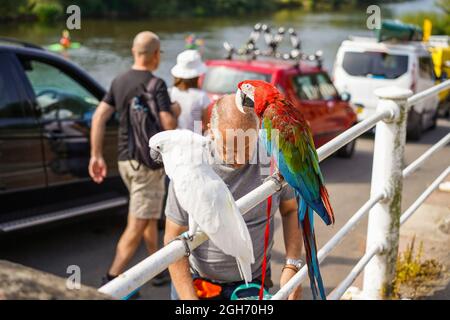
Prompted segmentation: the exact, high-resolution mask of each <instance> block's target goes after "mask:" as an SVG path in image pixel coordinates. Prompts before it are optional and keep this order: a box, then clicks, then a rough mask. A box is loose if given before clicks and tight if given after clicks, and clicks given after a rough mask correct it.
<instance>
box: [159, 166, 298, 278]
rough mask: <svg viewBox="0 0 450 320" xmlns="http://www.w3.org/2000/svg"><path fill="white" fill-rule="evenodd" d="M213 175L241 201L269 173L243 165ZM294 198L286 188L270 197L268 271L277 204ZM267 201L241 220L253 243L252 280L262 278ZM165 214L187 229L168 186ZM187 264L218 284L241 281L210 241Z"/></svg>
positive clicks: (226, 257)
mask: <svg viewBox="0 0 450 320" xmlns="http://www.w3.org/2000/svg"><path fill="white" fill-rule="evenodd" d="M213 169H214V171H215V172H216V173H217V174H218V175H219V176H220V177H221V178H222V179H223V180H224V181H225V183H226V184H227V186H228V188H229V189H230V191H231V193H232V194H233V197H234V199H235V200H238V199H239V198H241V197H243V196H244V195H246V194H247V193H249V192H250V191H252V190H253V189H255V188H256V187H258V186H260V185H261V184H262V183H263V182H264V179H265V178H267V175H262V174H264V173H265V172H268V170H264V169H267V168H266V167H265V166H264V165H262V164H261V165H260V164H246V165H245V166H243V167H241V168H239V169H234V168H231V167H229V166H225V165H213ZM294 197H295V194H294V191H293V189H292V188H291V187H289V186H286V187H284V188H283V189H282V190H281V191H280V192H277V193H275V194H274V195H273V198H272V210H271V219H270V236H269V248H268V250H267V268H268V269H269V268H270V256H271V255H270V252H271V249H272V246H273V232H274V214H275V212H276V211H277V210H278V208H279V205H280V201H284V200H289V199H292V198H294ZM266 205H267V201H263V202H262V203H260V204H259V205H257V206H256V207H255V208H253V209H251V210H250V211H249V212H247V213H246V214H245V215H244V216H243V217H244V220H245V222H246V224H247V227H248V230H249V232H250V236H251V238H252V242H253V252H254V255H255V263H254V264H253V265H252V274H253V279H258V278H260V277H261V274H262V261H263V257H264V233H265V228H266V215H267V211H266V210H267V209H266ZM165 214H166V216H167V218H168V219H170V220H171V221H173V222H175V223H176V224H178V225H181V226H187V225H188V214H187V212H186V211H185V210H183V208H181V206H180V204H179V203H178V200H177V199H176V195H175V191H174V188H173V184H172V183H170V185H169V193H168V197H167V204H166V210H165ZM189 262H190V265H191V267H192V268H193V269H194V270H195V271H196V272H198V274H199V275H200V276H201V277H204V278H207V279H211V280H215V281H217V282H235V281H240V280H242V279H241V277H240V275H239V270H238V267H237V264H236V259H235V258H234V257H232V256H229V255H226V254H224V253H223V252H222V251H221V250H219V249H218V248H217V247H216V246H215V245H214V244H213V243H212V242H211V241H209V240H208V241H206V242H204V243H203V244H201V245H200V246H199V247H198V248H197V249H195V250H194V251H192V254H191V255H190V258H189Z"/></svg>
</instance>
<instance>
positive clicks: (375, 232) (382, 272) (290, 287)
mask: <svg viewBox="0 0 450 320" xmlns="http://www.w3.org/2000/svg"><path fill="white" fill-rule="evenodd" d="M447 88H450V80H447V81H445V82H443V83H441V84H439V85H436V86H434V87H432V88H430V89H427V90H425V91H423V92H420V93H418V94H416V95H413V96H412V92H411V91H410V90H404V89H399V88H392V87H389V88H380V89H378V90H376V91H375V94H376V95H377V96H378V97H379V103H378V108H377V111H376V112H375V113H374V114H373V115H372V116H370V117H369V118H367V119H366V120H364V121H362V122H360V123H358V124H356V125H355V126H353V127H352V128H350V129H348V130H347V131H345V132H343V133H342V134H340V135H339V136H337V137H336V138H334V139H333V140H331V141H330V142H328V143H327V144H325V145H323V146H322V147H320V148H319V149H318V150H317V153H318V156H319V161H322V160H324V159H326V158H327V157H329V156H330V155H332V154H333V153H334V152H336V151H337V150H339V149H340V148H342V147H343V146H345V145H346V144H347V143H349V142H351V141H352V140H354V139H356V138H357V137H359V136H360V135H362V134H363V133H365V132H367V131H369V130H370V129H372V128H373V127H374V126H375V125H376V133H375V147H374V158H373V169H372V183H371V196H370V198H369V200H368V201H367V202H366V203H365V204H364V205H363V206H362V207H361V208H360V209H358V210H357V211H356V213H355V214H354V215H353V216H352V217H351V218H350V219H349V220H348V221H347V223H346V224H345V225H344V226H343V227H342V228H341V229H340V230H339V231H338V232H337V233H336V234H335V235H334V236H333V237H332V238H331V239H330V240H329V241H328V242H327V243H326V244H325V245H324V246H323V247H322V248H321V249H320V250H319V252H318V260H319V262H320V263H321V262H322V261H323V260H324V259H325V258H326V257H327V256H328V254H329V253H330V252H331V251H332V250H333V249H334V248H335V247H336V246H337V245H338V244H339V243H340V242H341V241H342V240H343V238H344V237H345V236H346V235H347V234H348V233H349V232H350V231H351V230H352V229H353V228H354V227H355V226H356V224H357V223H358V222H359V221H360V220H361V219H362V218H363V217H365V215H366V214H367V213H369V224H368V233H367V248H366V253H365V254H364V255H363V257H362V258H361V260H360V261H359V262H358V263H357V264H356V265H355V267H354V268H353V269H352V271H351V272H350V274H349V275H348V276H347V277H346V278H345V279H344V280H343V281H342V282H341V283H340V284H339V285H338V286H337V287H336V288H335V290H333V291H332V292H331V293H330V294H329V296H328V298H329V299H339V298H340V297H341V296H342V295H343V294H344V293H345V291H346V290H347V289H348V288H349V286H350V285H351V284H352V283H353V281H354V280H355V279H356V277H357V276H358V275H359V274H360V273H361V271H362V270H363V269H364V268H365V269H364V270H365V273H364V287H363V295H362V296H363V297H364V298H366V299H382V298H385V297H388V296H389V294H390V292H391V289H392V288H390V284H391V283H392V279H393V278H394V276H395V262H396V259H397V252H398V241H399V227H400V225H401V224H402V223H404V222H405V221H406V220H407V219H408V218H409V217H410V216H411V215H412V214H413V213H414V212H415V211H416V210H417V208H419V206H420V205H421V204H422V203H423V202H424V201H425V199H426V198H427V197H428V196H429V195H430V194H431V192H433V190H435V189H436V188H437V186H438V185H439V183H440V182H442V181H443V180H444V179H445V177H446V176H447V175H448V174H449V173H450V167H448V168H447V169H446V170H445V171H444V172H443V173H442V174H441V175H440V176H439V177H438V178H437V179H436V180H435V181H434V182H433V183H432V184H431V185H430V186H429V187H428V188H427V189H426V190H425V192H424V193H423V194H422V195H421V196H419V197H418V199H417V200H416V201H415V202H414V203H413V204H412V205H411V207H410V208H409V209H407V210H406V211H405V213H404V214H403V215H402V216H401V215H400V213H401V198H402V185H403V178H405V177H406V176H409V175H410V174H411V173H412V172H414V171H415V170H416V169H417V168H419V167H420V166H421V165H422V164H423V163H424V162H425V160H427V159H428V158H429V157H430V156H431V155H432V154H434V153H435V152H436V151H438V150H440V149H441V148H443V147H444V146H445V145H446V144H447V143H449V142H450V133H449V134H447V135H446V136H445V137H444V138H443V139H442V140H440V141H439V142H438V143H437V144H435V145H434V146H433V147H432V148H430V149H429V150H428V151H427V152H425V153H424V154H423V155H422V156H421V157H419V158H418V159H417V160H416V161H414V162H413V163H411V164H410V165H409V166H408V167H407V168H406V169H404V170H402V166H403V156H404V146H405V140H406V121H407V114H408V112H407V110H408V107H409V106H411V105H412V104H414V103H416V102H418V101H420V100H422V99H425V98H427V97H430V96H432V95H436V94H437V93H439V92H440V91H442V90H445V89H447ZM284 185H285V182H283V183H279V182H278V181H277V180H275V179H269V180H267V181H266V182H265V183H263V184H262V185H261V186H259V187H258V188H256V189H255V190H253V191H252V192H250V193H248V194H247V195H245V196H243V197H242V198H240V199H239V200H237V201H236V204H237V206H238V207H239V209H240V211H241V213H242V214H245V213H247V212H248V211H249V210H250V209H252V208H253V207H255V206H256V205H258V204H259V203H261V202H262V201H264V200H266V199H267V198H268V197H269V196H270V195H271V194H273V193H275V192H277V191H278V190H280V188H282V187H283V186H284ZM206 240H208V237H207V236H206V234H204V233H203V232H197V233H196V234H195V235H194V236H193V237H192V239H184V240H182V241H173V242H171V243H169V244H167V245H166V246H165V247H163V248H162V249H160V250H159V251H157V252H156V253H154V254H153V255H151V256H149V257H147V258H146V259H144V260H143V261H141V262H140V263H138V264H137V265H135V266H134V267H132V268H130V269H129V270H127V271H125V272H124V273H123V274H121V275H120V276H118V277H117V278H115V279H114V280H112V281H111V282H109V283H107V284H106V285H104V286H103V287H101V288H100V289H99V291H100V292H102V293H105V294H109V295H111V296H113V297H115V298H123V297H126V296H127V295H129V294H130V293H131V292H133V291H134V290H136V289H137V288H139V287H140V286H142V285H143V284H145V283H146V282H147V281H149V280H150V279H152V278H153V277H154V276H156V275H157V274H159V273H160V272H161V271H163V270H164V269H166V268H167V267H168V266H169V265H170V264H171V263H173V262H175V261H177V260H179V259H181V258H182V257H184V256H185V254H186V251H187V249H188V250H194V249H195V248H197V247H198V246H199V245H200V244H202V243H203V242H205V241H206ZM186 246H187V247H188V248H186ZM306 277H307V268H306V266H304V267H303V268H302V269H301V270H300V271H299V272H297V274H295V275H294V276H293V277H292V278H291V279H290V280H289V281H288V282H287V283H286V284H285V285H284V286H283V287H282V288H280V290H279V291H278V292H277V293H276V294H275V295H273V297H272V299H274V300H278V299H287V297H288V296H289V294H290V293H292V292H293V291H294V290H295V288H296V287H297V286H299V285H300V284H301V282H302V281H303V280H305V279H306Z"/></svg>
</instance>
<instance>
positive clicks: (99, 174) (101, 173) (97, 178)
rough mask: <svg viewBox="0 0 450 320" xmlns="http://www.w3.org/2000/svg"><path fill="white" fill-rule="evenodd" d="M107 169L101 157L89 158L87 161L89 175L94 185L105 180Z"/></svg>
mask: <svg viewBox="0 0 450 320" xmlns="http://www.w3.org/2000/svg"><path fill="white" fill-rule="evenodd" d="M106 173H107V168H106V163H105V160H104V159H103V157H91V160H90V161H89V175H90V176H91V178H92V180H94V182H96V183H102V182H103V180H104V179H105V178H106Z"/></svg>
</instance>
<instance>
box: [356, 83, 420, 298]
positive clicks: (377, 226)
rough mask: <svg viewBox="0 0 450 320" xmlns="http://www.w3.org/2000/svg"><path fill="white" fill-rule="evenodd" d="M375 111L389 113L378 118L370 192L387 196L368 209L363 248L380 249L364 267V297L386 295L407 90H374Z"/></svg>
mask: <svg viewBox="0 0 450 320" xmlns="http://www.w3.org/2000/svg"><path fill="white" fill-rule="evenodd" d="M375 95H377V96H378V98H379V102H378V111H382V110H386V109H388V110H390V111H391V115H392V116H391V117H390V118H389V119H385V120H383V121H380V122H378V124H377V126H376V133H375V145H374V155H373V168H372V185H371V196H374V195H377V194H380V193H381V192H383V191H385V192H386V195H387V197H386V198H385V199H384V200H383V201H381V202H379V203H378V204H376V205H375V206H374V207H373V208H372V209H371V210H370V212H369V223H368V228H367V243H366V250H370V248H373V247H374V246H380V245H381V248H382V250H381V252H380V253H378V254H376V255H375V256H374V258H373V259H372V260H371V261H370V262H369V263H368V264H367V266H366V268H365V269H364V287H363V297H364V299H383V298H388V297H389V296H390V295H391V292H392V281H393V279H394V277H395V267H396V261H397V254H398V240H399V227H400V214H401V201H402V186H403V179H402V165H403V153H404V146H405V140H406V120H407V98H408V97H409V96H411V95H412V92H411V90H405V89H400V88H396V87H387V88H379V89H377V90H375Z"/></svg>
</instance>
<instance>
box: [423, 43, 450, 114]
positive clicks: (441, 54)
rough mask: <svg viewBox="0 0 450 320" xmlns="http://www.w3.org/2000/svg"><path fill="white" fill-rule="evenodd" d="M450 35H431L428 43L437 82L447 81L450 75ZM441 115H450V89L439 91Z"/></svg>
mask: <svg viewBox="0 0 450 320" xmlns="http://www.w3.org/2000/svg"><path fill="white" fill-rule="evenodd" d="M449 43H450V37H449V36H431V37H430V38H429V40H428V42H427V43H426V45H427V46H428V50H429V51H430V53H431V57H432V58H433V63H434V73H435V74H436V76H437V78H438V79H437V83H440V82H442V81H445V80H447V79H448V77H449V76H450V45H449ZM438 111H439V115H440V116H442V117H445V118H448V117H450V90H444V91H442V92H441V93H439V108H438Z"/></svg>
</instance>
